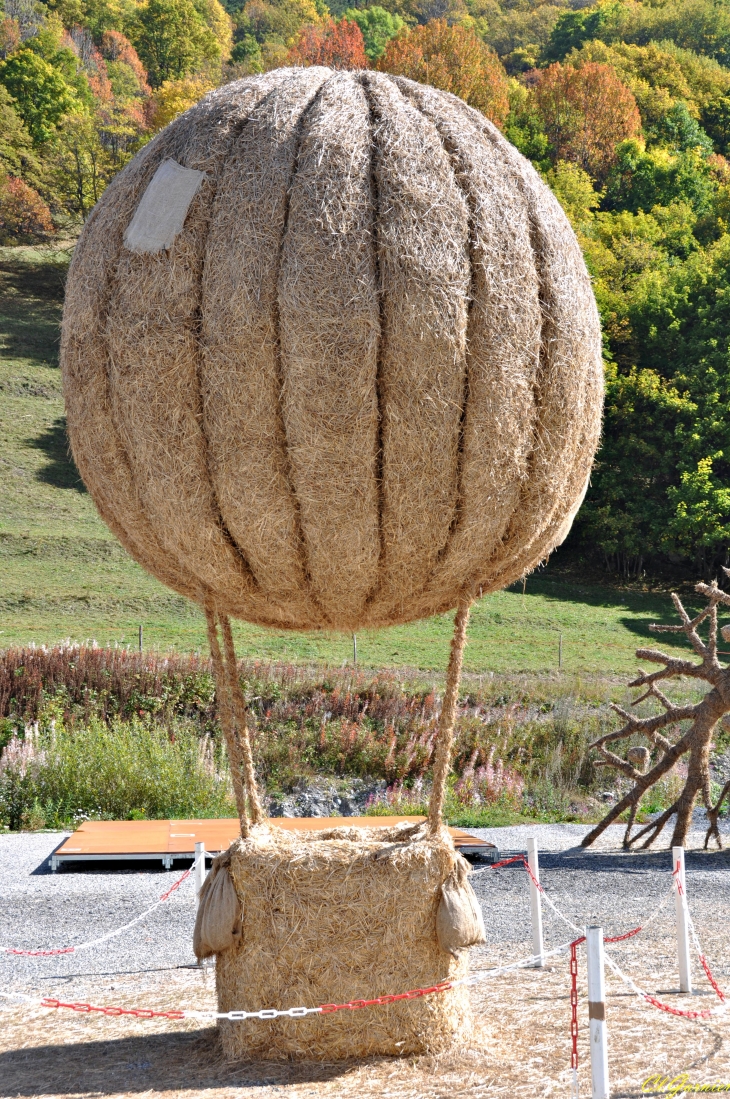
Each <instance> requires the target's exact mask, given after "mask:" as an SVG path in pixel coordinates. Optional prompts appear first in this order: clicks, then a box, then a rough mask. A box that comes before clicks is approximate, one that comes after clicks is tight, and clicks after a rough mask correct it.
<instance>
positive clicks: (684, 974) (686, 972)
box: [672, 847, 692, 992]
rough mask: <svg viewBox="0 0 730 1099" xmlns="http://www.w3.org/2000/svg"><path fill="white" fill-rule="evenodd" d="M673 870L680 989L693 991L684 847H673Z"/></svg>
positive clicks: (681, 990)
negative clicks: (685, 902) (683, 899)
mask: <svg viewBox="0 0 730 1099" xmlns="http://www.w3.org/2000/svg"><path fill="white" fill-rule="evenodd" d="M672 870H673V871H674V872H675V873H674V907H675V911H676V914H677V956H678V959H679V991H680V992H691V991H692V969H691V966H690V960H689V958H690V955H689V927H688V926H687V909H686V908H685V905H684V903H683V901H682V897H683V896H684V898H685V900H686V897H687V885H686V881H685V876H684V847H673V848H672Z"/></svg>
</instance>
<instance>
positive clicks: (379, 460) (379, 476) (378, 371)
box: [355, 73, 386, 607]
mask: <svg viewBox="0 0 730 1099" xmlns="http://www.w3.org/2000/svg"><path fill="white" fill-rule="evenodd" d="M355 79H356V80H357V81H358V83H359V84H360V87H361V88H362V91H363V95H364V96H365V104H366V106H367V111H368V125H369V127H370V136H371V141H370V201H371V203H372V213H373V259H374V261H375V279H376V282H377V287H378V324H379V331H378V350H377V354H376V364H375V400H376V403H377V406H378V438H377V442H376V446H377V454H376V459H375V477H376V481H377V494H378V539H379V542H380V551H379V554H378V573H377V578H376V580H375V583H374V584H373V587H372V589H371V590H370V592H369V593H368V595H367V597H366V599H365V607H369V606H370V604H371V603H372V602H373V600H374V599H375V597H376V595H377V594H378V592H379V591H380V588H381V586H382V582H383V573H384V570H385V537H384V535H383V513H384V511H385V492H384V487H383V484H384V475H383V417H384V415H385V397H384V395H383V355H384V353H385V341H386V329H385V306H384V302H383V278H382V274H381V270H380V239H379V234H378V218H379V215H380V190H379V188H378V177H377V164H376V156H377V155H378V154H379V152H380V150H379V147H378V145H377V141H376V136H375V135H376V133H377V119H376V117H375V108H374V106H373V98H372V93H371V90H370V85H369V83H368V81H367V79H366V78H365V77H364V74H363V73H359V74H358V76H356V77H355Z"/></svg>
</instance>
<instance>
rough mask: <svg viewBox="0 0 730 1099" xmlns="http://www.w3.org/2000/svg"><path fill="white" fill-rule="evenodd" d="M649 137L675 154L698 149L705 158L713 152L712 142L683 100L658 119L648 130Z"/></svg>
mask: <svg viewBox="0 0 730 1099" xmlns="http://www.w3.org/2000/svg"><path fill="white" fill-rule="evenodd" d="M647 137H648V138H649V139H650V140H651V141H653V142H657V143H658V144H662V145H666V147H667V148H668V149H671V150H672V152H675V153H684V152H687V151H688V150H691V149H696V150H697V151H698V152H699V153H700V154H702V155H703V156H709V155H710V153H711V152H712V141H711V140H710V138H709V137H708V136H707V134H706V133H705V131H704V130H703V129H702V127H701V126H700V124H699V122H698V121H697V120H696V119H695V118H693V117H692V115H691V114H690V113H689V109H688V107H687V104H686V103H683V102H682V101H681V100H680V101H679V102H678V103H674V104H673V105H672V106H671V107H670V108H669V110H668V111H665V113H664V114H663V115H662V116H661V118H659V119H657V121H656V122H655V123H654V125H653V126H651V127H650V128H649V129H648V130H647Z"/></svg>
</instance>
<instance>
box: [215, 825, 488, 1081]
mask: <svg viewBox="0 0 730 1099" xmlns="http://www.w3.org/2000/svg"><path fill="white" fill-rule="evenodd" d="M230 856H231V861H230V873H231V876H232V878H233V881H234V883H235V886H236V891H237V893H238V898H239V901H240V902H241V906H242V909H243V931H242V935H241V941H240V944H239V945H237V946H234V947H232V948H231V949H230V950H227V951H225V952H224V953H221V954H219V955H218V958H217V970H216V979H217V987H218V1003H219V1010H221V1011H230V1010H241V1009H243V1010H247V1011H257V1010H259V1009H260V1008H262V1007H275V1008H280V1009H286V1008H290V1007H301V1006H306V1007H314V1006H317V1005H320V1004H326V1003H332V1002H333V1001H334V1002H339V1003H344V1002H351V1001H352V1000H356V999H373V998H375V997H377V996H384V995H391V994H394V993H398V992H405V991H407V990H409V989H413V988H420V987H430V986H432V985H434V984H436V983H437V982H439V981H441V980H446V979H449V978H451V979H457V978H459V977H462V976H464V975H465V974H466V970H467V960H466V957H465V956H464V955H463V954H462V956H461V957H460V958H455V957H453V956H452V955H451V954H450V953H448V952H447V951H444V950H442V949H441V947H440V945H439V941H438V937H437V934H436V914H437V910H438V906H439V902H440V899H441V886H442V884H443V882H444V881H445V880H446V879H447V878H448V876H449V874H450V873H451V871H452V869H453V867H454V865H455V863H456V858H457V856H456V853H455V851H454V847H453V843H452V842H451V839H450V837H449V835H448V832H446V831H445V830H444V831H442V832H440V833H437V834H436V835H435V836H432V835H429V834H427V833H426V829H425V826H422V827H421V828H419V829H415V830H414V829H412V828H411V829H406V830H405V831H403V830H398V829H393V830H391V829H388V830H386V829H383V828H347V827H343V828H337V829H332V830H331V831H329V832H325V833H321V832H317V833H307V832H302V833H295V832H284V831H283V830H281V829H277V828H271V829H269V828H268V827H265V826H262V827H256V828H254V829H252V832H251V835H250V837H249V838H248V839H247V840H240V841H237V842H236V843H235V844H234V845H233V846H232V848H231V849H230ZM470 1025H471V1018H470V1009H469V999H468V994H467V989H466V986H463V985H462V986H459V987H457V988H455V989H452V990H449V991H446V992H441V993H437V994H434V995H431V996H426V997H423V998H422V999H416V1000H409V1001H401V1002H398V1003H394V1004H389V1005H385V1006H379V1007H373V1008H365V1009H362V1010H359V1011H342V1012H337V1013H334V1014H331V1015H309V1016H305V1017H304V1018H299V1019H292V1018H284V1019H275V1020H272V1021H268V1022H262V1021H258V1020H250V1021H248V1020H247V1021H242V1022H232V1021H223V1022H222V1023H221V1029H220V1034H221V1039H222V1043H223V1049H224V1052H225V1054H226V1056H227V1057H228V1058H230V1059H232V1060H233V1059H241V1058H249V1057H263V1056H265V1057H266V1058H267V1059H269V1058H290V1057H307V1058H311V1059H314V1060H342V1059H346V1058H349V1057H364V1056H371V1055H375V1054H398V1055H402V1054H409V1053H421V1052H425V1051H431V1052H437V1051H439V1050H443V1049H447V1048H448V1047H449V1046H451V1045H452V1044H453V1042H454V1040H455V1038H456V1037H457V1036H458V1035H459V1034H461V1035H464V1034H466V1033H468V1031H469V1028H470Z"/></svg>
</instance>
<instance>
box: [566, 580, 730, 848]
mask: <svg viewBox="0 0 730 1099" xmlns="http://www.w3.org/2000/svg"><path fill="white" fill-rule="evenodd" d="M723 571H724V572H725V573H726V574H727V575H728V576H730V570H729V569H724V570H723ZM695 591H697V592H699V593H700V594H701V595H704V596H706V597H707V601H708V602H707V606H706V607H705V608H704V610H702V611H700V613H699V614H698V615H696V616H695V617H694V618H690V616H689V615H688V614H687V612H686V610H685V609H684V607H683V605H682V601H681V600H680V598H679V596H678V595H676V594H675V593H674V592H672V600H673V602H674V606H675V607H676V609H677V614H678V615H679V617H680V619H681V625H679V626H658V625H651V626H650V627H649V629H651V630H654V631H655V632H656V633H684V634H685V635H686V637H687V639H688V640H689V642H690V644H691V646H692V648H693V649H694V651H695V652H696V653H697V655H698V656H699V657H700V663H699V664H696V663H695V662H694V661H692V660H687V659H683V658H679V657H675V656H669V655H668V654H667V653H663V652H660V651H659V650H657V649H637V650H636V655H637V657H638V658H639V660H646V661H649V662H650V663H651V664H661V665H662V667H661V668H660V669H659V670H658V671H655V672H649V673H647V672H643V671H642V672H640V674H639V675H638V676H637V678H636V679H634V680H633V681H632V682H631V683H630V684H629V686H630V687H639V688H641V687H645V688H646V690H645V691H644V693H643V694H641V695H640V696H639V698H637V699H635V700H634V702H633V703H632V705H633V706H637V705H638V704H639V703H640V702H643V701H645V699H648V698H655V699H656V700H657V702H658V703H659V705H660V706H661V711H660V713H658V714H654V715H652V716H651V717H638V716H637V715H636V714H632V713H629V711H628V710H625V709H623V707H621V706H617V705H615V704H614V705H613V709H614V710H615V711H616V713H618V714H619V715H620V716H621V717H622V718H623V719H624V722H625V724H624V725H623V726H622V728H620V729H618V730H616V731H615V732H611V733H607V734H606V735H605V736H602V737H600V738H599V739H598V740H596V741H594V743H593V744H592V745H591V748H596V749H597V750H598V751H599V752H600V753H601V755H602V757H603V759H602V760H600V761H598V762H597V765H599V766H610V767H614V768H616V770H618V771H620V772H621V774H623V775H626V777H627V778H629V779H631V780H632V781H633V786H632V788H631V789H630V790H629V792H628V793H627V794H626V795H625V796H624V797H623V798H621V799H620V800H619V801H618V802H617V803H616V804H615V805H614V806H613V807H612V809H611V810H610V812H608V813H607V814H606V816H605V817H604V818H603V820H602V821H601V822H600V824H597V825H596V827H595V828H594V829H593V830H592V831H591V832H589V833H588V835H587V836H586V837H585V839H584V840H583V846H584V847H589V846H590V845H591V844H592V843H593V842H594V841H595V840H596V839H597V838H598V837H599V836H600V835H601V833H602V832H603V831H604V829H605V828H606V827H607V826H608V825H609V824H611V823H612V822H613V821H615V820H617V819H618V818H619V817H620V816H621V814H622V813H624V812H626V811H627V810H628V822H627V826H626V833H625V835H624V841H623V846H624V848H625V849H627V850H628V849H630V848H631V847H634V846H635V845H637V844H638V843H639V842H640V841H641V840H643V843H642V844H641V846H642V847H643V848H647V847H649V846H650V845H651V844H652V843H653V842H654V840H655V839H656V838H657V836H658V835H659V834H660V833H661V832H662V830H663V829H664V827H665V825H666V824H667V822H668V821H669V820H670V819H671V818H672V817H673V816H676V821H675V824H674V833H673V835H672V846H684V843H685V840H686V838H687V832H688V829H689V825H690V821H691V819H692V810H693V808H694V805H695V801H696V800H697V796H698V794H699V795H701V797H702V800H703V802H704V805H705V808H706V810H707V817H708V820H709V827H708V829H707V835H706V836H705V847H707V845H708V843H709V840H710V837H711V836H714V838H715V840H716V842H717V845H718V847H722V841H721V839H720V832H719V830H718V826H717V820H718V816H719V814H720V809H721V807H722V804H723V802H724V800H725V797H726V796H727V794H728V793H729V792H730V782H728V783H726V784H725V786H724V787H723V789H722V791H721V793H720V797H719V798H718V800H717V801H716V802H715V804H714V805H713V803H712V795H711V788H710V752H711V751H712V748H713V745H714V737H715V731H716V729H717V726H718V723H719V722H720V721H721V720H722V718H723V717H724V715H725V714H726V713H728V712H729V711H730V667H727V668H723V667H722V666H721V665H720V662H719V660H718V658H717V609H718V607H719V606H720V605H724V606H728V607H730V595H728V594H726V593H725V592H723V591H721V590H720V588H719V587H718V585H717V582H716V581H715V580H713V581H712V583H711V584H697V585H696V587H695ZM703 622H708V624H709V634H708V637H707V641H703V640H702V638H701V637H700V635H699V633H698V628H699V627H700V626H701V625H702V623H703ZM720 633H721V636H722V637H723V638H724V639H725V640H726V641H728V640H730V626H723V628H722V630H721V631H720ZM681 676H689V677H691V678H693V679H701V680H704V681H705V682H706V683H709V684H710V690H709V691H708V692H707V694H706V695H705V696H704V698H703V699H702V701H701V702H698V703H696V704H695V705H682V706H678V705H675V704H674V703H673V702H672V701H671V700H670V699H669V698H667V696H666V695H665V694H664V693H663V692H662V691H661V690H660V689H659V687H658V684H659V683H660V682H662V681H663V680H667V679H677V678H679V677H681ZM687 721H689V722H690V723H691V724H690V725H689V728H686V727H685V728H686V731H683V729H682V724H681V723H683V722H687ZM672 732H673V735H672ZM637 735H640V736H643V737H645V738H646V739H647V740H648V741H649V744H650V746H651V748H650V749H647V748H642V747H638V746H634V747H632V748H629V750H628V752H627V753H626V757H627V758H626V759H622V758H621V756H619V755H617V754H616V752H614V751H612V750H611V748H610V747H609V745H611V744H613V743H615V742H616V741H620V740H627V739H629V738H631V739H634V738H635V737H636V736H637ZM652 752H653V753H654V754H655V760H656V762H654V765H653V766H651V765H650V764H651V758H652ZM685 755H686V756H689V759H688V763H687V778H686V781H685V783H684V786H683V788H682V791H681V793H680V794H679V797H677V798H676V800H675V801H674V802H673V803H672V804H671V805H670V806H669V807H668V808H667V809H665V810H664V812H662V813H661V814H660V815H659V816H658V817H657V818H656V819H655V820H652V821H651V822H650V823H649V824H646V825H644V827H642V828H640V829H639V830H638V831H637V832H635V833H634V834H633V835H632V829H633V826H634V822H635V819H636V814H637V811H638V809H639V805H640V802H641V799H642V797H643V796H644V794H645V793H646V792H647V790H649V789H650V788H651V787H652V786H654V785H655V784H656V783H657V782H659V780H660V779H662V778H664V777H665V776H666V775H667V774H668V773H669V772H670V771H671V769H672V768H673V767H674V766H675V764H676V763H677V762H678V761H679V760H680V759H681V758H682V757H683V756H685ZM637 763H638V764H642V763H643V765H644V766H643V768H642V767H641V766H638V767H637V766H635V764H637Z"/></svg>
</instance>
